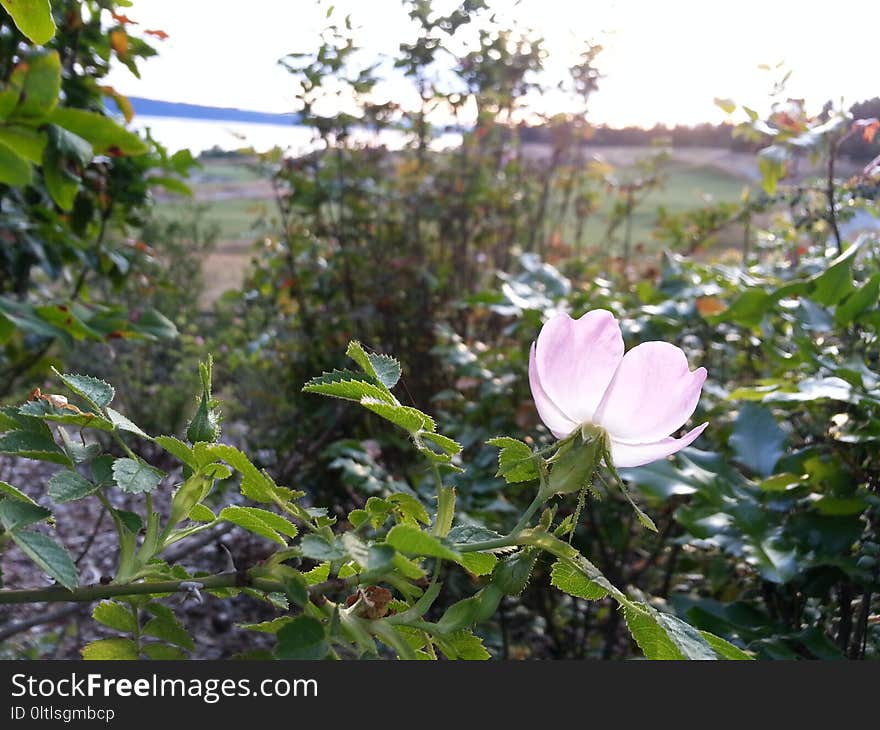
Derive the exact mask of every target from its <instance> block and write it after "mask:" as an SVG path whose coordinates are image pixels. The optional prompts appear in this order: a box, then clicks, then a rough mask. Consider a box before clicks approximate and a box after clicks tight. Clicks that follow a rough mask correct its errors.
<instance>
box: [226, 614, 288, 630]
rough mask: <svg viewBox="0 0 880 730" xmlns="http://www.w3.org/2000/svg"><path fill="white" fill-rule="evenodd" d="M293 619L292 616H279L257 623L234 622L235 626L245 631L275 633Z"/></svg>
mask: <svg viewBox="0 0 880 730" xmlns="http://www.w3.org/2000/svg"><path fill="white" fill-rule="evenodd" d="M293 620H294V619H293V616H279V617H278V618H273V619H272V620H271V621H261V622H260V623H258V624H236V626H237V627H238V628H240V629H245V630H246V631H257V632H259V633H261V634H277V633H278V632H279V631H281V629H283V628H284V627H285V626H287V624H289V623H290V622H291V621H293Z"/></svg>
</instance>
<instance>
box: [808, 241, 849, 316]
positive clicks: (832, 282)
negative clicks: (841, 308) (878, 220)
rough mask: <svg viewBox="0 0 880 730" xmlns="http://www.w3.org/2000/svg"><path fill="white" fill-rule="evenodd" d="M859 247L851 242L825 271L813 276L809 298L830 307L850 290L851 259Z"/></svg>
mask: <svg viewBox="0 0 880 730" xmlns="http://www.w3.org/2000/svg"><path fill="white" fill-rule="evenodd" d="M860 248H861V246H860V244H858V243H856V244H853V245H852V246H850V247H849V248H848V249H846V251H844V252H843V253H842V254H840V256H838V257H837V258H836V259H834V261H832V262H831V263H830V264H829V265H828V268H827V269H825V271H823V272H822V273H821V274H818V275H817V276H814V277H813V279H812V283H813V291H812V292H811V294H810V299H812V300H814V301H816V302H819V304H824V305H825V306H827V307H830V306H833V305H835V304H837V303H838V302H840V301H842V300H843V298H844V297H846V295H847V294H849V293H850V292H851V291H852V289H853V270H852V267H853V261H854V260H855V255H856V254H857V253H858V251H859V249H860Z"/></svg>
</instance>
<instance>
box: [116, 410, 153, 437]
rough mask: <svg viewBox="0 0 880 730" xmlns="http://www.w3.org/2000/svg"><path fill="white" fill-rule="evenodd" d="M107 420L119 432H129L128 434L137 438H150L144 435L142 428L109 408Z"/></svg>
mask: <svg viewBox="0 0 880 730" xmlns="http://www.w3.org/2000/svg"><path fill="white" fill-rule="evenodd" d="M107 418H108V419H109V420H110V423H112V424H113V427H114V428H115V429H116V430H117V431H127V432H128V433H133V434H134V435H135V436H140V437H141V438H145V439H149V438H150V437H149V436H148V435H147V434H146V433H144V431H143V430H142V429H141V427H140V426H138V425H137V424H136V423H134V422H132V421H131V420H129V419H128V418H127V417H126V416H123V415H122V414H121V413H120V412H119V411H116V410H114V409H113V408H110V407H109V406H108V407H107Z"/></svg>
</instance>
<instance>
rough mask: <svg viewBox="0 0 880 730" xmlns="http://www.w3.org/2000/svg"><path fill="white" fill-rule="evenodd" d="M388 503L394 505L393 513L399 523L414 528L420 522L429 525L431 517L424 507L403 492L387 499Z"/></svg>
mask: <svg viewBox="0 0 880 730" xmlns="http://www.w3.org/2000/svg"><path fill="white" fill-rule="evenodd" d="M388 501H389V502H391V504H393V505H394V511H395V512H396V513H397V515H398V517H399V519H400V521H401V522H404V523H407V524H411V525H414V526H417V525H418V523H420V522H421V523H422V524H423V525H428V524H430V522H431V517H430V516H429V515H428V510H426V509H425V506H424V505H423V504H422V503H421V502H420V501H419V499H418V497H414V496H413V495H411V494H406V493H405V492H399V493H397V494H392V495H391V496H390V497H388ZM368 504H369V501H368Z"/></svg>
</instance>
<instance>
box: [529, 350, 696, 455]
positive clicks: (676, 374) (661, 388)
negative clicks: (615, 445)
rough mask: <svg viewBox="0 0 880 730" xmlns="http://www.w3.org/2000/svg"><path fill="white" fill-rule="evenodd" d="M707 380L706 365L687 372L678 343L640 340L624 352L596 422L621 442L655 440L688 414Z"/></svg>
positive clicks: (674, 428) (691, 411)
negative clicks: (640, 342) (638, 343)
mask: <svg viewBox="0 0 880 730" xmlns="http://www.w3.org/2000/svg"><path fill="white" fill-rule="evenodd" d="M539 364H540V361H539ZM705 380H706V369H705V368H698V369H697V370H695V371H694V372H691V371H690V369H689V368H688V362H687V357H686V356H685V354H684V352H682V350H681V349H680V348H678V347H676V346H675V345H671V344H669V343H668V342H643V343H642V344H641V345H637V346H636V347H634V348H633V349H632V350H630V351H629V352H627V353H626V355H625V356H624V358H623V360H622V361H621V363H620V367H619V368H618V369H617V372H616V373H615V374H614V379H613V380H612V381H611V385H610V386H609V387H608V392H607V393H606V394H605V398H604V399H603V400H602V404H601V405H600V406H599V408H598V410H597V411H596V418H595V421H594V422H595V423H597V424H598V425H600V426H602V427H603V428H604V429H605V430H606V431H608V433H610V434H611V437H612V438H617V439H619V440H622V441H628V442H631V443H653V442H655V441H659V440H660V439H662V438H664V437H666V436H668V435H669V434H671V433H672V432H673V431H675V430H677V429H679V428H681V427H682V426H683V425H684V423H685V421H687V420H688V418H690V417H691V415H692V414H693V412H694V409H695V408H696V407H697V402H698V401H699V400H700V389H701V388H702V387H703V382H704V381H705ZM545 388H546V386H545ZM551 395H552V393H551Z"/></svg>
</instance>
